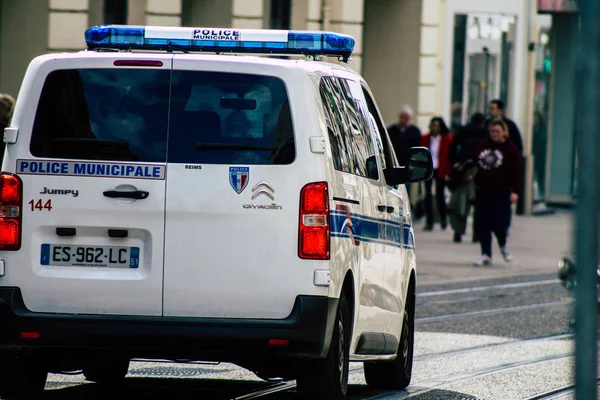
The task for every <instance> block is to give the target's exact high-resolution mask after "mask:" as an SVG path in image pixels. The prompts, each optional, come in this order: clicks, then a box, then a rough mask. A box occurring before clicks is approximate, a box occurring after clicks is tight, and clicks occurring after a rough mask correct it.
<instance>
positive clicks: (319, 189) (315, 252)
mask: <svg viewBox="0 0 600 400" xmlns="http://www.w3.org/2000/svg"><path fill="white" fill-rule="evenodd" d="M299 225H300V232H299V243H298V254H299V256H300V258H304V259H313V260H328V259H329V252H330V250H329V249H330V239H329V192H328V190H327V183H326V182H317V183H310V184H308V185H306V186H304V187H303V188H302V192H301V193H300V221H299Z"/></svg>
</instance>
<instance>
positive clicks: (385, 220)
mask: <svg viewBox="0 0 600 400" xmlns="http://www.w3.org/2000/svg"><path fill="white" fill-rule="evenodd" d="M331 215H340V216H343V217H344V218H346V212H345V211H340V210H331ZM350 217H352V218H359V219H361V220H364V221H371V222H377V223H381V224H387V225H395V226H402V223H400V222H396V221H390V220H387V219H381V218H373V217H367V216H366V215H361V214H356V213H350ZM409 226H410V225H409Z"/></svg>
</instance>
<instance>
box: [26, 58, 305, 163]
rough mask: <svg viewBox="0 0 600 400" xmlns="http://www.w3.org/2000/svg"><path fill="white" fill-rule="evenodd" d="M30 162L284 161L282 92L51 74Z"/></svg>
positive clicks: (127, 72)
mask: <svg viewBox="0 0 600 400" xmlns="http://www.w3.org/2000/svg"><path fill="white" fill-rule="evenodd" d="M30 150H31V153H32V154H33V155H34V156H36V157H46V158H70V159H85V160H107V161H144V162H165V161H167V162H171V163H186V164H190V163H199V164H200V163H202V164H242V163H243V164H290V163H292V162H293V161H294V159H295V143H294V134H293V126H292V118H291V113H290V106H289V101H288V95H287V91H286V88H285V85H284V83H283V82H282V81H281V80H280V79H278V78H274V77H267V76H260V75H250V74H232V73H221V72H197V71H173V72H171V71H169V70H140V69H116V68H115V69H82V70H60V71H54V72H52V73H51V74H49V75H48V77H47V79H46V82H45V84H44V87H43V90H42V94H41V97H40V102H39V105H38V109H37V113H36V118H35V121H34V128H33V132H32V139H31V145H30Z"/></svg>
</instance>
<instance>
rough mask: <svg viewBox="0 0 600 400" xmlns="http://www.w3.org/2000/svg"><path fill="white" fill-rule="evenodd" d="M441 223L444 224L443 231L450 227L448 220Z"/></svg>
mask: <svg viewBox="0 0 600 400" xmlns="http://www.w3.org/2000/svg"><path fill="white" fill-rule="evenodd" d="M441 225H442V230H443V231H445V230H446V228H447V227H448V223H447V222H442V223H441Z"/></svg>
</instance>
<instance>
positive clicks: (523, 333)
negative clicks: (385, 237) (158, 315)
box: [44, 214, 574, 400]
mask: <svg viewBox="0 0 600 400" xmlns="http://www.w3.org/2000/svg"><path fill="white" fill-rule="evenodd" d="M569 223H570V216H568V215H565V214H559V215H555V216H551V217H538V218H530V217H521V218H516V219H515V222H514V225H513V228H512V231H511V245H512V247H513V249H514V250H515V251H514V253H515V260H513V262H512V263H511V264H508V265H507V264H504V263H503V262H502V261H498V260H495V265H494V266H492V267H473V266H472V264H470V263H469V260H471V259H472V258H473V257H474V256H476V255H477V252H478V248H477V245H473V244H471V243H468V242H466V243H462V244H460V245H456V244H453V243H452V242H451V233H449V232H439V231H434V232H432V233H421V232H417V240H418V242H417V246H418V247H417V251H418V257H419V276H420V277H421V279H418V284H417V313H416V318H417V321H416V330H417V332H416V335H415V337H416V338H415V362H414V370H413V379H412V382H411V385H410V386H409V387H408V389H407V390H404V391H400V392H394V393H382V392H373V391H370V390H369V388H368V387H367V386H366V384H365V381H364V377H363V372H362V365H361V364H360V363H352V364H351V376H350V383H351V385H350V389H349V391H350V394H349V398H350V399H351V400H359V399H360V400H366V399H372V400H375V399H377V400H394V399H406V398H412V399H418V400H420V399H450V400H453V399H503V400H506V399H529V398H533V397H532V396H536V395H538V394H540V393H543V392H547V391H550V390H553V389H557V388H561V387H568V386H569V385H571V384H572V381H573V377H572V368H573V361H574V358H573V351H574V342H573V332H572V327H571V326H570V319H571V311H572V305H573V303H572V302H573V299H572V298H571V297H570V295H569V294H568V293H567V292H566V290H565V289H564V288H563V287H562V286H561V285H560V284H559V283H558V281H557V279H556V262H557V260H558V257H560V256H561V255H563V254H564V253H565V252H566V251H567V250H568V247H570V246H569V243H568V236H569V227H570V226H569ZM496 254H497V253H496ZM559 395H560V393H559ZM125 397H131V398H144V399H164V398H177V399H215V400H220V399H223V400H225V399H239V400H243V399H258V398H264V399H271V400H273V399H291V400H293V399H297V398H298V396H297V394H296V393H295V391H294V383H293V382H290V383H278V384H274V383H267V382H264V381H261V380H260V379H258V378H257V377H256V376H255V375H254V374H252V373H250V372H248V371H245V370H243V369H241V368H238V367H236V366H234V365H230V364H219V365H202V364H191V365H190V364H171V363H148V362H133V363H132V364H131V367H130V370H129V375H128V377H127V379H126V381H125V382H124V384H122V385H120V386H118V387H110V388H103V387H101V386H99V385H96V384H93V383H86V382H85V381H84V380H83V377H82V376H81V375H72V376H66V375H50V376H49V380H48V386H47V390H46V392H45V396H44V399H53V400H66V399H82V398H85V399H88V400H94V399H112V398H125ZM539 398H542V397H539ZM543 398H561V399H563V398H570V397H569V396H568V395H567V396H566V397H565V396H563V397H543Z"/></svg>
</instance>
